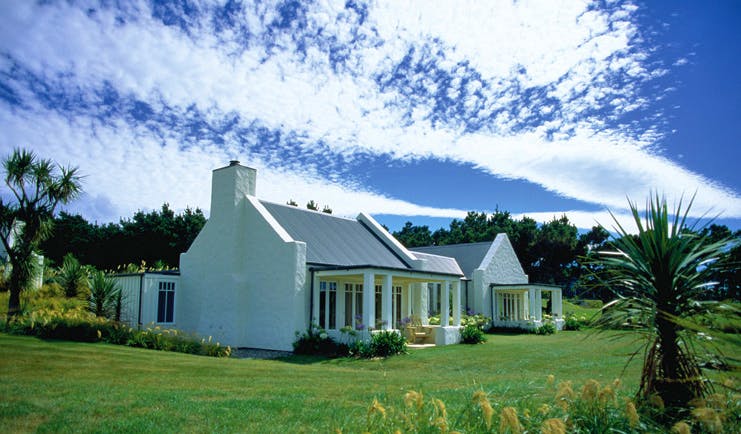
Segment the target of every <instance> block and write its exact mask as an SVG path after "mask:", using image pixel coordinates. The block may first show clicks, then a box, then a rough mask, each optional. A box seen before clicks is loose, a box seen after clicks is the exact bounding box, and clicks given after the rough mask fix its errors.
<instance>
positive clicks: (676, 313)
mask: <svg viewBox="0 0 741 434" xmlns="http://www.w3.org/2000/svg"><path fill="white" fill-rule="evenodd" d="M693 200H694V197H693V198H692V200H690V202H689V203H688V204H687V206H686V207H683V205H682V201H681V200H680V201H679V204H678V205H677V207H676V209H674V210H672V212H670V211H669V208H668V207H667V203H666V199H665V198H663V197H660V196H659V195H656V196H654V197H651V198H650V199H649V200H648V201H647V203H646V210H645V214H644V215H643V218H641V213H640V212H639V210H638V207H637V206H636V204H635V203H633V202H630V201H629V204H630V211H631V215H632V219H633V221H634V222H635V225H636V228H637V233H631V232H630V231H628V230H627V229H626V228H625V227H623V226H622V225H621V224H620V223H619V222H618V220H617V219H616V218H615V216H614V215H612V217H613V219H614V221H615V227H614V231H615V232H616V235H615V236H613V237H612V239H611V241H610V244H609V246H608V248H606V249H604V250H602V251H600V252H599V255H597V257H596V258H594V259H592V260H591V261H592V264H591V265H596V266H599V267H600V268H602V270H603V273H601V274H600V276H601V279H604V283H606V284H607V286H608V287H610V288H611V289H613V290H614V291H615V292H616V294H617V295H618V298H617V299H616V300H615V301H613V302H611V303H608V304H607V305H606V306H605V307H604V308H603V313H602V316H601V318H600V319H599V320H598V321H597V324H596V325H597V327H598V328H600V329H614V328H626V327H628V328H633V329H635V330H637V331H638V332H639V333H641V334H642V335H641V336H642V337H643V338H644V340H642V342H643V346H642V347H641V348H642V349H641V350H638V351H637V352H636V353H635V354H634V356H635V355H639V354H641V353H642V355H643V370H642V376H641V382H640V388H639V391H638V393H639V397H641V398H644V399H645V398H648V397H650V396H651V395H658V396H659V397H661V398H662V400H663V401H664V403H665V405H667V406H668V407H684V408H686V407H687V404H688V402H689V401H691V400H692V399H693V398H699V397H702V396H704V395H706V394H707V393H708V392H709V391H710V388H712V385H711V383H709V382H708V381H706V380H705V379H704V378H703V376H702V372H701V368H700V364H699V362H698V357H697V356H698V355H699V354H698V352H699V350H700V349H709V350H712V351H715V353H716V354H719V351H717V348H708V347H709V346H710V345H712V342H710V341H708V340H707V339H705V338H704V334H703V333H701V332H700V330H704V329H703V327H702V326H700V325H699V324H698V323H697V322H695V321H693V320H692V318H693V317H696V316H697V315H702V314H706V313H709V312H710V311H712V310H713V307H714V306H717V303H715V304H714V303H708V302H704V303H703V302H699V301H698V300H699V299H700V298H701V297H700V295H701V294H702V293H703V292H705V291H708V290H709V289H710V287H711V286H712V285H713V282H711V276H712V269H713V266H714V264H716V263H717V261H718V259H719V258H720V257H722V256H723V254H724V252H726V251H727V250H728V248H729V246H730V242H731V240H730V239H722V240H717V241H710V240H709V239H708V238H707V237H702V236H700V235H699V234H698V232H700V231H701V230H702V229H703V228H704V227H705V226H707V224H709V222H708V223H705V224H701V223H700V221H699V220H695V221H693V222H692V223H690V221H689V219H688V214H689V212H690V208H691V206H692V202H693Z"/></svg>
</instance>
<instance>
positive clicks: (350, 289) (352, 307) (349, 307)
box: [345, 283, 363, 328]
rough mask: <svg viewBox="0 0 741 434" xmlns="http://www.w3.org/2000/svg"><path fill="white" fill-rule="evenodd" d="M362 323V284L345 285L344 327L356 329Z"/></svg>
mask: <svg viewBox="0 0 741 434" xmlns="http://www.w3.org/2000/svg"><path fill="white" fill-rule="evenodd" d="M362 323H363V284H362V283H355V284H352V283H346V284H345V325H346V326H349V327H353V328H358V326H359V325H360V324H362Z"/></svg>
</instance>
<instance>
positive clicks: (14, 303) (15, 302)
mask: <svg viewBox="0 0 741 434" xmlns="http://www.w3.org/2000/svg"><path fill="white" fill-rule="evenodd" d="M9 292H10V298H9V299H8V314H7V316H6V319H7V321H8V322H10V320H12V319H13V318H15V317H16V316H18V315H19V314H20V313H21V291H20V289H19V288H18V287H17V286H13V285H11V287H10V291H9Z"/></svg>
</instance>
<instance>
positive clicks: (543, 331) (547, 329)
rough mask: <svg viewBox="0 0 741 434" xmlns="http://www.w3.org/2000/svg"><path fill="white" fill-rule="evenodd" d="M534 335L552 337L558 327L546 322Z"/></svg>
mask: <svg viewBox="0 0 741 434" xmlns="http://www.w3.org/2000/svg"><path fill="white" fill-rule="evenodd" d="M534 333H535V334H536V335H552V334H553V333H556V326H555V325H553V323H552V322H550V321H546V322H544V323H543V325H541V326H540V327H538V328H536V329H535V331H534Z"/></svg>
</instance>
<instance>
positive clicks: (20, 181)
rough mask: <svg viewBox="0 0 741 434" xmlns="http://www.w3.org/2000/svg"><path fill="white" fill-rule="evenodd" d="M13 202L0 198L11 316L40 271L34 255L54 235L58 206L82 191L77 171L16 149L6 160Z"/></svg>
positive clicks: (4, 164) (18, 308) (7, 176)
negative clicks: (8, 274)
mask: <svg viewBox="0 0 741 434" xmlns="http://www.w3.org/2000/svg"><path fill="white" fill-rule="evenodd" d="M3 169H4V170H5V184H6V185H7V187H8V189H9V190H10V192H11V193H12V195H11V200H10V201H7V202H6V199H3V198H0V242H2V244H3V247H4V248H5V251H6V253H7V260H8V262H9V263H10V265H11V267H12V268H11V270H10V279H9V282H8V287H9V291H10V297H9V299H8V317H12V316H15V315H17V314H19V313H20V294H21V292H22V291H24V290H26V289H28V288H29V287H30V285H31V283H32V281H33V279H34V277H35V276H36V275H37V273H38V272H39V270H38V261H37V260H36V257H35V254H36V252H37V251H38V250H39V245H40V244H41V242H42V241H44V240H45V239H47V238H48V237H49V236H50V235H51V231H52V228H53V226H54V221H53V218H54V212H55V211H56V208H57V205H59V204H60V203H61V204H64V203H67V202H68V201H70V200H72V199H74V198H75V197H77V196H78V195H79V193H80V191H81V180H80V176H79V175H78V174H77V168H65V167H62V166H56V165H55V164H54V163H53V162H52V161H51V160H44V159H39V158H38V157H37V156H36V154H34V153H33V152H32V151H26V150H22V149H15V150H14V151H13V153H12V154H11V155H10V156H8V157H6V158H5V159H4V160H3Z"/></svg>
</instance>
